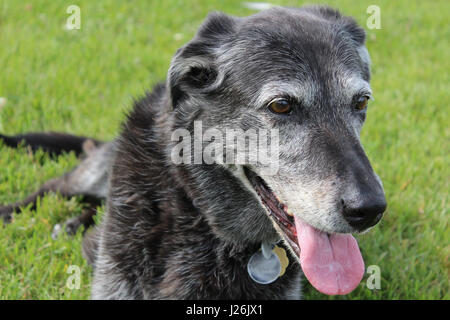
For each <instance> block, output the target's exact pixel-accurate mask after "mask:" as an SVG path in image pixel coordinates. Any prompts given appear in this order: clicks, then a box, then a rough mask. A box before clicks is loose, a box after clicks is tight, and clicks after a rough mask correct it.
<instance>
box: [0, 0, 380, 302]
mask: <svg viewBox="0 0 450 320" xmlns="http://www.w3.org/2000/svg"><path fill="white" fill-rule="evenodd" d="M364 42H365V32H364V30H363V29H362V28H361V27H359V26H358V25H357V23H356V22H355V20H354V19H352V18H350V17H346V16H343V15H341V14H340V13H339V12H338V11H337V10H335V9H331V8H328V7H322V6H307V7H303V8H284V7H274V8H271V9H268V10H264V11H261V12H259V13H257V14H254V15H251V16H248V17H233V16H228V15H225V14H223V13H211V14H210V15H208V17H207V18H206V20H205V22H204V23H203V24H202V26H201V27H200V29H199V30H198V32H197V34H196V35H195V37H194V38H193V39H192V40H191V41H190V42H188V43H187V44H186V45H185V46H183V47H182V48H180V49H179V50H178V51H177V52H176V54H175V56H174V57H173V59H172V62H171V65H170V68H169V71H168V75H167V79H166V81H165V82H164V83H161V84H158V85H157V86H155V88H154V90H153V91H152V92H151V93H147V94H146V95H145V96H144V97H143V98H142V99H140V100H138V101H136V102H135V104H134V108H133V110H132V111H131V112H130V113H129V114H128V117H127V119H126V121H125V122H124V123H123V125H122V128H121V132H120V134H119V136H118V137H117V139H115V140H114V141H113V142H106V143H103V142H99V141H96V140H94V139H89V138H80V140H77V141H78V144H77V148H78V149H77V150H81V151H85V152H84V153H85V154H86V155H85V158H84V160H82V162H81V163H80V165H79V166H78V167H77V168H75V169H74V170H73V171H72V172H70V173H68V174H67V175H65V176H63V177H61V178H59V180H57V181H59V182H57V183H55V184H56V185H57V187H53V188H52V187H47V188H43V189H42V188H41V191H42V190H44V191H42V192H40V193H39V194H38V195H37V196H42V194H44V193H45V192H47V191H58V192H60V193H62V194H63V195H66V196H72V195H75V194H76V195H80V194H81V195H85V196H87V198H91V199H95V201H97V200H102V199H106V212H105V215H104V216H103V218H102V222H101V224H100V225H99V226H97V227H95V228H94V229H93V230H92V231H90V232H88V233H86V235H85V237H84V241H83V252H84V255H85V256H86V257H87V259H88V261H90V262H91V263H92V264H93V266H94V277H93V283H92V298H93V299H299V298H301V278H302V277H303V275H304V276H306V278H307V279H308V280H309V281H310V283H311V284H312V285H313V286H314V287H315V288H317V289H318V290H319V291H321V292H323V293H325V294H347V293H349V292H351V291H352V290H353V289H354V288H355V287H356V286H357V285H358V284H359V282H360V281H361V279H362V276H363V274H364V262H363V259H362V256H361V253H360V251H359V248H358V244H357V242H356V240H355V239H354V238H353V236H352V235H351V233H361V232H366V231H368V230H370V229H371V228H372V227H373V226H375V225H376V224H377V223H378V222H379V221H380V219H381V218H382V216H383V213H384V211H385V209H386V206H387V204H386V199H385V195H384V191H383V187H382V183H381V180H380V179H379V177H378V176H377V175H376V174H375V172H374V170H373V169H372V167H371V164H370V162H369V160H368V158H367V156H366V154H365V152H364V150H363V147H362V146H361V142H360V131H361V128H362V126H363V123H364V121H365V118H366V114H367V108H368V101H369V99H370V98H371V97H372V92H371V89H370V85H369V81H370V57H369V54H368V51H367V49H366V47H365V44H364ZM196 123H197V124H198V123H201V124H202V126H203V127H204V128H206V129H211V128H213V129H215V130H217V131H219V132H223V131H224V130H225V129H226V128H235V129H236V128H238V129H241V130H250V129H253V130H261V131H274V130H275V131H276V132H278V133H279V141H278V143H277V148H278V151H279V152H278V158H277V168H276V170H275V171H272V172H268V171H267V170H265V167H264V165H263V164H261V163H259V162H246V163H244V164H242V163H228V162H224V161H215V162H213V163H205V162H204V161H203V162H201V163H195V162H196V161H192V158H193V156H192V154H191V155H189V154H188V155H187V156H186V153H185V151H186V150H183V159H187V160H191V161H185V162H182V163H175V162H174V161H173V160H174V158H173V154H174V153H173V150H174V147H175V146H176V142H179V141H174V139H173V133H174V131H177V130H183V131H184V132H188V133H189V134H190V136H191V137H195V135H196V132H195V129H196ZM72 139H75V138H72ZM22 140H25V141H24V143H25V144H27V141H26V139H22ZM271 141H272V140H271ZM29 142H31V141H29ZM195 144H196V140H195V139H193V140H190V142H189V143H188V144H187V145H188V146H192V145H195ZM83 146H84V148H83ZM201 146H203V147H204V144H201ZM60 149H61V148H56V151H58V150H60ZM232 151H233V150H232ZM217 155H218V154H216V153H215V156H216V160H219V159H220V157H218V156H217ZM92 168H93V169H92ZM61 180H64V181H63V182H61ZM62 186H67V188H68V190H69V191H68V192H66V191H67V190H64V187H62ZM62 190H63V191H62ZM35 198H36V197H34V198H33V199H28V200H31V202H30V201H28V202H26V201H25V202H21V203H18V204H19V205H18V204H15V205H10V206H7V208H8V209H7V210H6V209H3V210H4V211H3V212H4V213H3V215H5V216H7V215H10V214H11V212H12V211H16V210H18V208H19V207H20V205H24V204H27V203H32V202H33V201H35ZM95 201H94V202H95ZM4 208H6V207H4ZM0 210H1V209H0ZM0 212H1V211H0ZM274 252H275V253H274ZM269 262H270V263H269ZM269 264H270V265H269ZM280 265H282V267H280ZM280 268H281V269H280ZM274 270H275V272H273V271H274ZM280 270H282V271H280ZM269 278H270V279H269ZM267 279H268V281H265V280H267Z"/></svg>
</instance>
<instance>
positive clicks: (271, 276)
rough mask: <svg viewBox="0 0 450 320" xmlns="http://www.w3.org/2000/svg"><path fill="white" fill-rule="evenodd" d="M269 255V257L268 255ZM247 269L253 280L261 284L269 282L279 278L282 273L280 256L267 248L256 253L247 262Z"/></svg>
mask: <svg viewBox="0 0 450 320" xmlns="http://www.w3.org/2000/svg"><path fill="white" fill-rule="evenodd" d="M266 256H267V257H266ZM247 271H248V274H249V275H250V278H252V280H253V281H255V282H257V283H260V284H269V283H272V282H274V281H275V280H277V279H278V277H279V276H280V273H281V262H280V259H279V258H278V256H277V255H276V254H275V253H274V252H273V251H270V254H269V253H268V252H267V250H266V248H264V254H263V250H260V251H258V252H256V253H254V254H253V255H252V256H251V257H250V260H249V261H248V263H247Z"/></svg>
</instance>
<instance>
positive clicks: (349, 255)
mask: <svg viewBox="0 0 450 320" xmlns="http://www.w3.org/2000/svg"><path fill="white" fill-rule="evenodd" d="M244 172H245V175H246V177H247V179H248V180H249V182H250V184H251V185H252V187H253V189H254V190H255V192H256V193H257V194H258V196H259V199H260V200H261V202H262V204H263V205H264V207H265V208H266V209H267V212H268V215H269V217H270V218H271V219H272V220H273V221H274V222H275V224H276V226H278V229H279V230H277V231H278V233H279V234H280V235H281V236H282V238H283V240H284V242H285V243H286V244H287V245H288V247H289V248H290V249H291V250H292V252H293V253H294V254H295V256H296V258H297V260H298V261H299V263H300V265H301V267H302V270H303V272H304V274H305V276H306V278H308V280H309V282H310V283H311V284H312V285H313V286H314V287H315V288H316V289H317V290H319V291H320V292H322V293H325V294H329V295H336V294H348V293H350V292H351V291H353V290H354V289H355V288H356V287H357V286H358V284H359V283H360V282H361V279H362V277H363V275H364V270H365V268H364V261H363V259H362V256H361V253H360V251H359V247H358V244H357V242H356V239H355V238H354V237H353V236H352V235H351V234H337V233H333V234H329V233H326V232H323V231H321V230H318V229H316V228H314V227H313V226H311V225H309V224H308V223H306V222H304V221H303V220H302V219H300V218H298V217H297V215H295V214H293V213H291V212H289V209H288V207H287V206H286V205H285V204H283V203H282V202H281V201H280V200H279V199H278V197H277V196H276V195H275V193H274V192H273V191H272V190H271V188H270V187H269V186H268V185H267V183H266V182H265V181H264V180H263V179H262V178H261V177H260V176H258V175H257V174H256V173H255V172H253V171H252V170H250V169H249V168H248V167H244ZM276 229H277V228H276Z"/></svg>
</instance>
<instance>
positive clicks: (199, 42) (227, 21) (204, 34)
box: [167, 12, 237, 108]
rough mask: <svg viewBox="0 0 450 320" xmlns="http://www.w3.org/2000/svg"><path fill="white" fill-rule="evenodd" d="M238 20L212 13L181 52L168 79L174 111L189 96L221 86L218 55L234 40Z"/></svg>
mask: <svg viewBox="0 0 450 320" xmlns="http://www.w3.org/2000/svg"><path fill="white" fill-rule="evenodd" d="M236 20H237V18H235V17H230V16H227V15H225V14H223V13H218V12H214V13H210V14H209V15H208V17H207V18H206V20H205V22H203V24H202V26H201V27H200V29H199V30H198V32H197V34H196V35H195V37H194V38H193V39H192V40H191V41H190V42H188V43H187V44H186V45H184V46H183V47H181V48H180V49H178V51H177V52H176V54H175V56H174V57H173V59H172V63H171V65H170V68H169V73H168V76H167V87H168V89H169V93H170V98H171V103H172V106H173V108H176V106H177V105H178V104H179V103H180V102H181V101H182V100H183V99H185V98H187V96H188V95H187V92H196V90H199V89H200V90H203V91H204V90H205V89H207V88H211V87H212V86H213V85H214V84H216V85H217V84H218V77H219V72H218V70H217V67H216V64H215V60H216V56H217V51H218V48H220V47H221V46H222V45H224V44H225V43H227V42H228V41H229V39H231V36H232V34H233V33H234V32H235V25H236ZM197 92H198V91H197Z"/></svg>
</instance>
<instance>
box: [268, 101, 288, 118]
mask: <svg viewBox="0 0 450 320" xmlns="http://www.w3.org/2000/svg"><path fill="white" fill-rule="evenodd" d="M269 110H270V111H272V112H273V113H277V114H289V113H291V111H292V106H291V103H290V102H289V100H287V99H277V100H274V101H272V102H271V103H269Z"/></svg>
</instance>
